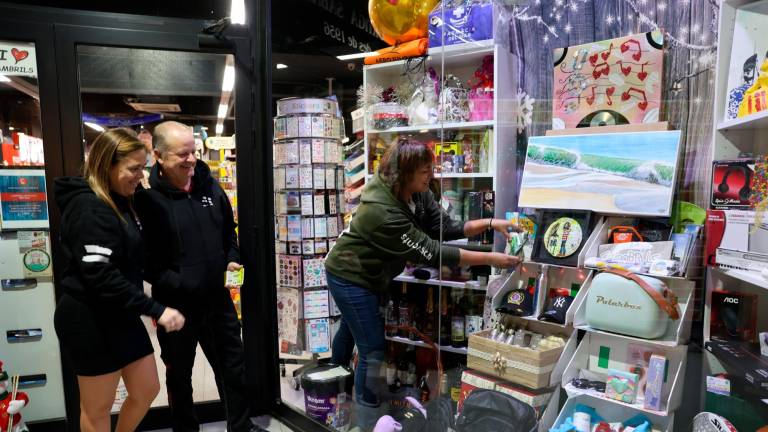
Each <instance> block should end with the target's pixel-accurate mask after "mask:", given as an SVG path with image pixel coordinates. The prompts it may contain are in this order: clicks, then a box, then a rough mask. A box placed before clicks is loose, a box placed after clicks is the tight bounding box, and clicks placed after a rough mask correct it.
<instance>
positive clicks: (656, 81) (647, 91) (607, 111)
mask: <svg viewBox="0 0 768 432" xmlns="http://www.w3.org/2000/svg"><path fill="white" fill-rule="evenodd" d="M663 46H664V35H663V33H661V32H659V31H653V32H648V33H640V34H635V35H630V36H624V37H620V38H616V39H609V40H604V41H598V42H592V43H588V44H584V45H576V46H572V47H568V48H558V49H556V50H555V52H554V59H555V71H554V73H555V75H554V81H553V85H554V94H553V99H552V103H553V106H552V128H553V129H567V128H575V127H590V126H605V125H614V124H636V123H655V122H658V121H659V111H660V108H661V96H662V95H661V92H662V76H663V71H664V65H663V59H664V51H663Z"/></svg>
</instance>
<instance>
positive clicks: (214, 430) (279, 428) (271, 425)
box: [147, 416, 293, 432]
mask: <svg viewBox="0 0 768 432" xmlns="http://www.w3.org/2000/svg"><path fill="white" fill-rule="evenodd" d="M253 421H254V422H256V424H258V425H259V426H261V427H263V428H266V429H267V430H268V431H270V432H293V430H292V429H290V428H288V426H285V425H284V424H282V423H280V422H279V421H278V420H276V419H273V418H272V417H270V416H261V417H256V418H254V419H253ZM226 431H227V425H226V423H224V422H218V423H207V424H204V425H201V426H200V432H226ZM147 432H171V430H170V429H157V430H153V431H147Z"/></svg>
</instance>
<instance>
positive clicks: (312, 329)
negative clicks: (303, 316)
mask: <svg viewBox="0 0 768 432" xmlns="http://www.w3.org/2000/svg"><path fill="white" fill-rule="evenodd" d="M306 326H307V351H309V352H312V353H324V352H328V351H330V350H331V347H330V342H331V335H330V328H329V321H328V318H320V319H314V320H308V321H307V322H306Z"/></svg>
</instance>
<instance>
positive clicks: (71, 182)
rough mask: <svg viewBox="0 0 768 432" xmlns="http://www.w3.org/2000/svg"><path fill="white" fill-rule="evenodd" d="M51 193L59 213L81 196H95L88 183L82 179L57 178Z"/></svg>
mask: <svg viewBox="0 0 768 432" xmlns="http://www.w3.org/2000/svg"><path fill="white" fill-rule="evenodd" d="M53 192H54V194H55V195H56V204H57V205H58V206H59V208H60V209H61V211H62V212H63V211H64V209H65V208H66V207H67V206H68V205H69V203H71V202H72V201H74V199H75V198H77V197H78V196H80V195H82V194H91V195H94V196H95V195H96V194H95V193H94V192H93V190H92V189H91V186H90V185H88V182H87V181H85V179H84V178H82V177H59V178H57V179H55V180H54V181H53Z"/></svg>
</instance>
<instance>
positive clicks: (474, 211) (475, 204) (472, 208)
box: [464, 192, 483, 242]
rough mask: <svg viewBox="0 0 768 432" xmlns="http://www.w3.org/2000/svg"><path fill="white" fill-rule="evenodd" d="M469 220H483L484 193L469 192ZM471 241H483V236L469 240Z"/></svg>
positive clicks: (467, 204)
mask: <svg viewBox="0 0 768 432" xmlns="http://www.w3.org/2000/svg"><path fill="white" fill-rule="evenodd" d="M464 196H465V197H466V200H467V203H466V206H467V220H468V221H470V220H477V219H482V218H483V193H482V192H467V193H466V195H464ZM469 240H470V241H476V242H480V241H482V240H483V235H482V234H479V235H476V236H473V237H471V238H470V239H469Z"/></svg>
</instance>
